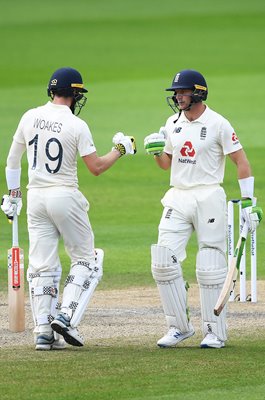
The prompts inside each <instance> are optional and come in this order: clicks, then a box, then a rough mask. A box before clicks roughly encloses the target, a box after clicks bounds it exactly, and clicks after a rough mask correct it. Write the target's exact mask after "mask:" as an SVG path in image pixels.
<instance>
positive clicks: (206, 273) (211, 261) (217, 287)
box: [196, 248, 227, 341]
mask: <svg viewBox="0 0 265 400" xmlns="http://www.w3.org/2000/svg"><path fill="white" fill-rule="evenodd" d="M196 274H197V280H198V283H199V287H200V298H201V312H202V330H203V333H204V335H206V333H208V332H213V333H215V334H216V336H217V337H219V338H220V339H221V340H223V341H225V340H226V339H227V335H226V322H225V321H226V307H225V308H224V310H223V311H222V313H221V314H220V315H219V316H218V317H217V316H216V315H214V312H213V310H214V306H215V304H216V301H217V299H218V297H219V294H220V292H221V289H222V287H223V284H224V281H225V278H226V274H227V262H226V258H225V255H224V254H223V253H222V252H221V251H219V250H217V249H214V248H203V249H201V250H200V251H199V252H198V254H197V260H196Z"/></svg>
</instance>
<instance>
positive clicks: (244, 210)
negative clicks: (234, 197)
mask: <svg viewBox="0 0 265 400" xmlns="http://www.w3.org/2000/svg"><path fill="white" fill-rule="evenodd" d="M262 216H263V211H262V209H261V207H257V206H255V207H252V200H251V199H242V200H241V224H242V225H243V224H244V222H246V224H247V227H248V231H249V232H250V233H253V232H254V231H255V230H256V229H257V227H258V225H259V223H260V221H261V220H262Z"/></svg>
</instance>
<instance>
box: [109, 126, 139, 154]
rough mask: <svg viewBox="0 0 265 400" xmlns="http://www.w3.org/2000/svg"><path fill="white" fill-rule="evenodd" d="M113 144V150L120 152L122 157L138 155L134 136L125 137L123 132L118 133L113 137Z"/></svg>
mask: <svg viewBox="0 0 265 400" xmlns="http://www.w3.org/2000/svg"><path fill="white" fill-rule="evenodd" d="M112 142H113V144H114V145H115V146H114V147H113V149H115V150H118V151H119V152H120V156H124V155H128V154H135V153H136V143H135V139H134V137H133V136H125V135H124V134H123V133H122V132H118V133H116V135H114V136H113V139H112Z"/></svg>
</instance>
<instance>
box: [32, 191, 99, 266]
mask: <svg viewBox="0 0 265 400" xmlns="http://www.w3.org/2000/svg"><path fill="white" fill-rule="evenodd" d="M88 208H89V203H88V201H87V200H86V198H85V197H84V196H83V194H82V193H81V192H80V191H79V190H78V189H76V188H70V187H69V188H68V187H56V188H53V187H50V188H38V189H29V190H28V196H27V219H28V232H29V242H30V245H29V266H31V267H32V268H33V269H34V270H35V271H36V272H37V271H42V272H45V271H54V270H56V269H57V268H58V265H60V260H59V256H58V245H59V239H60V238H62V239H63V242H64V246H65V250H66V252H67V254H68V255H69V257H70V260H71V264H73V263H75V262H77V260H80V259H81V260H85V261H87V262H90V260H94V258H95V254H94V234H93V231H92V228H91V225H90V222H89V219H88V214H87V211H88Z"/></svg>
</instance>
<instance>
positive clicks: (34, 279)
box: [1, 67, 136, 350]
mask: <svg viewBox="0 0 265 400" xmlns="http://www.w3.org/2000/svg"><path fill="white" fill-rule="evenodd" d="M86 92H87V90H86V89H85V88H84V85H83V80H82V77H81V75H80V73H79V72H78V71H77V70H75V69H73V68H68V67H67V68H60V69H58V70H56V71H55V72H54V73H53V75H52V77H51V78H50V80H49V84H48V96H50V98H51V101H49V102H48V103H47V104H45V105H43V106H40V107H37V108H34V109H31V110H29V111H27V112H26V113H25V114H24V115H23V116H22V118H21V120H20V123H19V125H18V128H17V130H16V132H15V135H14V138H13V142H12V145H11V148H10V151H9V155H8V158H7V166H6V180H7V186H8V189H9V194H8V195H4V197H3V199H2V205H1V208H2V210H3V211H4V212H5V214H6V215H7V216H8V218H11V219H12V216H13V213H14V203H15V204H17V209H18V214H19V213H20V210H21V207H22V199H21V191H20V175H21V158H22V155H23V153H24V152H25V151H26V152H27V159H28V185H27V189H28V194H27V218H28V232H29V241H30V247H29V267H28V271H27V278H28V282H29V292H30V301H31V308H32V314H33V319H34V324H35V329H34V337H35V344H36V349H37V350H53V349H60V348H62V347H65V342H64V340H63V339H62V338H61V337H60V335H62V336H63V337H64V339H65V341H66V342H67V343H69V344H70V345H73V346H83V344H84V339H83V338H82V336H81V335H80V334H79V332H78V329H77V327H78V325H79V323H80V321H81V319H82V317H83V315H84V312H85V310H86V308H87V305H88V303H89V301H90V299H91V296H92V295H93V292H94V290H95V288H96V286H97V284H98V283H99V281H100V279H101V277H102V274H103V256H104V253H103V250H101V249H95V248H94V235H93V231H92V228H91V225H90V222H89V219H88V214H87V212H88V208H89V203H88V201H87V200H86V198H85V197H84V196H83V194H82V193H81V192H80V191H79V190H78V179H77V161H76V160H77V155H78V153H79V155H80V156H81V157H82V158H83V160H84V162H85V164H86V166H87V168H88V169H89V171H90V172H91V173H92V174H94V175H100V174H101V173H103V172H104V171H106V170H107V169H108V168H110V167H111V166H112V165H113V164H114V163H115V162H116V161H117V160H118V159H119V158H120V157H121V156H122V155H128V154H134V153H135V152H136V148H135V142H134V140H133V138H132V137H129V136H124V134H123V133H121V132H119V133H117V134H116V135H115V136H114V137H113V144H114V145H113V147H112V150H111V151H110V152H109V153H107V154H106V155H104V156H101V157H100V156H98V155H97V152H96V148H95V145H94V142H93V138H92V135H91V133H90V130H89V127H88V126H87V124H86V123H85V122H84V121H83V120H81V119H80V118H79V117H77V115H78V114H79V112H80V111H81V108H82V107H83V106H84V105H85V102H86V97H85V96H84V93H86ZM60 237H62V239H63V241H64V245H65V249H66V251H67V253H68V255H69V257H70V260H71V266H70V272H69V275H68V276H67V279H66V282H65V287H64V290H63V294H62V303H61V308H60V310H59V313H58V311H57V307H58V296H59V283H60V279H61V264H60V259H59V255H58V241H59V238H60ZM58 334H59V335H58Z"/></svg>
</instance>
